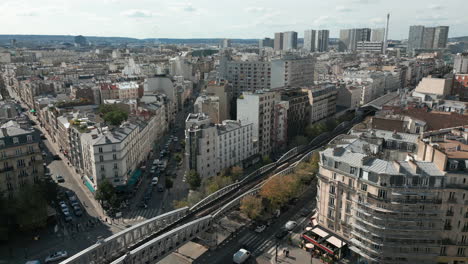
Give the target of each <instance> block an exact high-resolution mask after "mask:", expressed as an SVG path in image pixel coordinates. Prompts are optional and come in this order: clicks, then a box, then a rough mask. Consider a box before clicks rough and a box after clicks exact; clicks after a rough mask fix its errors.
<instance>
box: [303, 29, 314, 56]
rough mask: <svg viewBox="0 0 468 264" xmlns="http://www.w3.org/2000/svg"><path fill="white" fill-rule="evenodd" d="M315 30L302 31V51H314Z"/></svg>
mask: <svg viewBox="0 0 468 264" xmlns="http://www.w3.org/2000/svg"><path fill="white" fill-rule="evenodd" d="M316 32H317V31H316V30H313V29H308V30H306V31H304V49H305V50H307V51H315V49H316V48H315V35H316Z"/></svg>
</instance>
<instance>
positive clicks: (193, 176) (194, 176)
mask: <svg viewBox="0 0 468 264" xmlns="http://www.w3.org/2000/svg"><path fill="white" fill-rule="evenodd" d="M187 183H188V184H189V186H190V189H192V190H196V189H198V187H200V185H201V178H200V175H198V173H197V172H196V171H195V170H190V171H189V173H188V175H187Z"/></svg>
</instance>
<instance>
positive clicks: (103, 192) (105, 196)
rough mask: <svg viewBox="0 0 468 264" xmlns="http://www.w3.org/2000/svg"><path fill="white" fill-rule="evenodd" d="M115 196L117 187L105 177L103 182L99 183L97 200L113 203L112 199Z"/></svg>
mask: <svg viewBox="0 0 468 264" xmlns="http://www.w3.org/2000/svg"><path fill="white" fill-rule="evenodd" d="M114 196H115V187H114V185H112V183H110V182H109V180H107V179H104V180H103V181H102V182H100V183H99V184H98V188H97V190H96V200H98V201H99V202H101V204H102V203H103V202H107V203H109V204H111V199H115V198H113V197H114Z"/></svg>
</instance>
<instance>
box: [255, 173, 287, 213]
mask: <svg viewBox="0 0 468 264" xmlns="http://www.w3.org/2000/svg"><path fill="white" fill-rule="evenodd" d="M287 188H288V186H287V185H286V184H284V183H283V181H282V177H281V176H276V177H273V178H270V180H269V181H267V182H266V183H265V185H263V187H262V188H261V190H260V196H261V197H263V198H265V199H267V200H268V201H269V202H270V205H271V207H272V209H278V208H280V207H281V206H282V205H283V204H285V203H286V202H287V201H288V194H289V192H288V190H287Z"/></svg>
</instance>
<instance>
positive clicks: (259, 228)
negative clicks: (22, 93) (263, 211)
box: [255, 225, 266, 233]
mask: <svg viewBox="0 0 468 264" xmlns="http://www.w3.org/2000/svg"><path fill="white" fill-rule="evenodd" d="M265 229H266V225H259V226H257V228H255V232H256V233H261V232H263V231H264V230H265Z"/></svg>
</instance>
